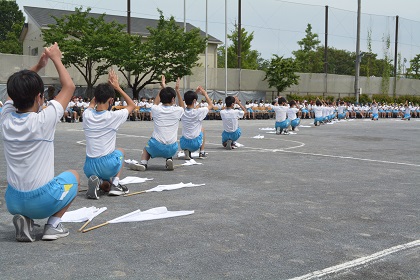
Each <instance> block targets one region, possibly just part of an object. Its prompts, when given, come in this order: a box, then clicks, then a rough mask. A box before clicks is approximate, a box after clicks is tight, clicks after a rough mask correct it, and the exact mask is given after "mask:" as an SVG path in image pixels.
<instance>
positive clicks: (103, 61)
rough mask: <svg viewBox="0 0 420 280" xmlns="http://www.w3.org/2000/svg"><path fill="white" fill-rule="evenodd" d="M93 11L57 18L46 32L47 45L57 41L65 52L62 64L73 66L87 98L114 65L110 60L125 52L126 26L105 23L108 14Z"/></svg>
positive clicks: (77, 10) (80, 11)
mask: <svg viewBox="0 0 420 280" xmlns="http://www.w3.org/2000/svg"><path fill="white" fill-rule="evenodd" d="M89 13H90V8H88V9H87V10H86V11H82V8H76V9H75V13H74V14H69V15H64V16H63V17H62V18H57V17H54V19H55V20H56V22H57V23H56V24H51V25H49V26H48V27H49V29H43V30H42V34H43V36H44V40H45V42H46V43H47V44H52V43H54V42H58V43H59V45H60V49H61V51H62V52H63V53H64V58H63V63H64V65H66V66H70V65H73V66H74V67H75V68H76V69H77V70H78V71H79V72H80V73H81V74H82V76H83V78H84V79H85V81H86V84H87V92H86V93H87V96H89V97H92V96H93V86H94V85H95V83H96V82H97V81H98V79H99V77H100V76H101V75H104V74H106V73H107V72H108V69H109V67H110V66H111V65H112V64H111V62H109V59H108V58H109V57H112V56H114V55H116V54H119V53H120V51H121V50H122V44H123V42H124V41H123V36H124V32H123V29H124V25H122V24H118V23H116V22H114V21H113V22H105V20H104V17H105V14H102V15H100V16H99V17H92V16H89Z"/></svg>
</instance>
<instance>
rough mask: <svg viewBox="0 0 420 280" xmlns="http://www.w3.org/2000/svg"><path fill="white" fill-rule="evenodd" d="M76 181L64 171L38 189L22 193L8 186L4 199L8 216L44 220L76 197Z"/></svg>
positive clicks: (69, 173)
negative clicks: (16, 215) (19, 215)
mask: <svg viewBox="0 0 420 280" xmlns="http://www.w3.org/2000/svg"><path fill="white" fill-rule="evenodd" d="M77 186H78V185H77V179H76V177H75V176H74V174H73V173H71V172H69V171H66V172H63V173H61V174H60V175H58V176H57V177H54V178H53V179H52V180H51V181H49V182H48V183H47V184H45V185H43V186H41V187H40V188H38V189H36V190H33V191H28V192H22V191H19V190H17V189H15V188H14V187H13V186H11V185H8V186H7V189H6V194H5V195H4V198H5V200H6V205H7V210H9V212H10V214H12V215H15V214H21V215H23V216H26V217H29V218H31V219H44V218H48V217H50V216H52V215H53V214H55V213H57V212H58V211H60V210H61V209H63V208H64V207H66V206H67V205H68V204H69V203H70V202H72V201H73V199H74V198H75V197H76V195H77Z"/></svg>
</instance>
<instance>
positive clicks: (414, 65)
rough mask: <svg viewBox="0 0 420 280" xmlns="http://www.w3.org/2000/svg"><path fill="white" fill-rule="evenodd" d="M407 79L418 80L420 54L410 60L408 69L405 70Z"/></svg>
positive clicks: (419, 77) (419, 75)
mask: <svg viewBox="0 0 420 280" xmlns="http://www.w3.org/2000/svg"><path fill="white" fill-rule="evenodd" d="M407 77H408V78H412V79H420V54H418V55H416V56H415V57H414V58H413V59H412V60H410V67H409V68H407Z"/></svg>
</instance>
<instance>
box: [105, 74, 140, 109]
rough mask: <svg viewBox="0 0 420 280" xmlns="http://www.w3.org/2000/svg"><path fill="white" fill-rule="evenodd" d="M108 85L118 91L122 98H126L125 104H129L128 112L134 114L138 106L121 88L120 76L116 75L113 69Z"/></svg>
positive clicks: (109, 75)
mask: <svg viewBox="0 0 420 280" xmlns="http://www.w3.org/2000/svg"><path fill="white" fill-rule="evenodd" d="M108 83H109V84H110V85H111V86H112V87H113V88H114V89H115V90H116V91H118V92H119V93H120V94H121V96H122V97H123V98H124V100H125V102H127V107H126V108H127V110H128V112H130V113H131V112H132V111H133V110H134V108H136V104H135V103H134V101H133V99H131V98H130V96H128V94H127V93H125V91H123V90H122V88H121V87H120V84H119V82H118V75H117V73H115V71H114V69H111V70H110V71H109V73H108Z"/></svg>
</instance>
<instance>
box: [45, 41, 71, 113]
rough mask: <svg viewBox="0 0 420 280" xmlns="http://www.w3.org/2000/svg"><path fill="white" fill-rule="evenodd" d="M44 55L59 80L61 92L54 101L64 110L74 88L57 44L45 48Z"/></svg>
mask: <svg viewBox="0 0 420 280" xmlns="http://www.w3.org/2000/svg"><path fill="white" fill-rule="evenodd" d="M45 53H46V55H47V56H48V57H49V58H50V59H51V60H52V62H53V63H54V66H55V69H57V72H58V76H59V78H60V83H61V91H60V93H59V94H58V95H57V96H56V98H55V100H56V101H58V102H59V103H60V104H61V106H62V107H63V109H64V110H65V109H66V107H67V104H69V102H70V99H71V97H72V96H73V93H74V90H75V88H76V87H75V85H74V83H73V81H72V79H71V77H70V74H69V72H67V69H66V68H65V67H64V65H63V63H62V62H61V51H60V49H59V48H58V44H57V43H55V44H54V45H52V46H51V47H49V48H45Z"/></svg>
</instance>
